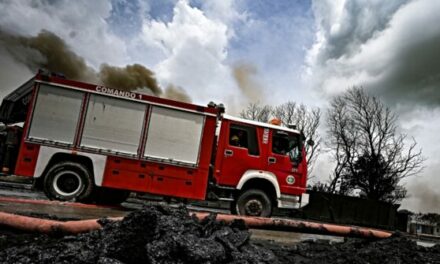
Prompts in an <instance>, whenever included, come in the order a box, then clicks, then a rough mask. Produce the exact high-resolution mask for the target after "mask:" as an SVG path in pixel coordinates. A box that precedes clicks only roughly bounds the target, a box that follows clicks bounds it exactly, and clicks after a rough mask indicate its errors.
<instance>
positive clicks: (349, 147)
mask: <svg viewBox="0 0 440 264" xmlns="http://www.w3.org/2000/svg"><path fill="white" fill-rule="evenodd" d="M396 123H397V117H396V115H395V114H394V113H392V111H391V110H390V109H389V108H388V107H386V106H385V105H384V104H383V103H382V102H381V101H380V100H379V99H377V98H376V97H374V96H369V95H367V94H366V93H365V91H364V90H363V89H362V88H357V87H354V88H352V89H350V90H348V91H347V92H346V93H344V94H343V95H341V96H337V97H335V98H334V99H333V100H332V101H331V104H330V108H329V110H328V116H327V126H328V134H329V135H328V138H329V146H330V147H331V149H332V151H333V157H334V160H335V161H336V166H335V170H334V172H333V175H332V180H331V182H330V189H331V190H332V191H335V190H336V189H339V190H340V191H341V192H342V193H350V192H352V191H354V190H360V191H361V194H364V195H366V196H367V197H368V198H371V199H375V200H382V201H387V202H393V203H394V202H397V201H400V200H402V199H403V198H404V197H405V196H406V189H405V188H404V187H403V186H402V185H399V183H400V181H401V180H402V179H403V178H405V177H409V176H412V175H417V174H418V173H419V172H420V171H421V170H422V168H423V166H422V165H423V161H424V158H423V156H422V152H421V150H417V149H416V147H417V143H416V141H415V140H414V139H412V142H410V143H409V145H407V142H408V139H407V136H406V135H405V134H401V133H399V132H398V131H397V125H396Z"/></svg>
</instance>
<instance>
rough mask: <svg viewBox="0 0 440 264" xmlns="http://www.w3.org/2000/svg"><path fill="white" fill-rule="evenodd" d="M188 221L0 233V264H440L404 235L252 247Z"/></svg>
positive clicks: (140, 220) (236, 233)
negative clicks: (75, 232)
mask: <svg viewBox="0 0 440 264" xmlns="http://www.w3.org/2000/svg"><path fill="white" fill-rule="evenodd" d="M213 219H214V218H213V216H211V217H210V218H207V219H205V220H203V221H199V220H197V219H194V218H191V217H190V216H189V214H188V211H187V209H186V208H184V207H180V208H177V209H172V208H169V207H163V206H146V207H144V208H143V209H142V210H138V211H134V212H132V213H130V214H128V215H127V216H126V217H125V218H124V220H123V221H120V222H111V221H109V220H106V219H102V220H101V223H102V225H103V229H102V230H97V231H92V232H89V233H85V234H80V235H76V236H72V235H68V236H63V235H62V234H53V235H52V236H46V235H31V234H25V233H17V232H12V231H11V230H5V229H3V230H0V263H271V264H276V263H440V245H437V246H434V247H431V248H425V247H421V246H418V245H417V244H416V242H413V241H411V240H409V239H407V238H406V237H403V236H394V237H392V238H389V239H384V240H376V241H371V240H362V239H349V240H346V241H345V242H342V243H335V242H329V241H323V240H317V241H305V242H301V243H298V244H295V245H288V246H286V245H280V244H277V243H273V242H268V241H255V240H253V241H252V242H251V240H250V236H251V233H250V231H248V230H246V228H245V227H244V225H243V223H242V222H240V221H236V222H234V223H232V224H230V225H227V224H223V223H217V222H215V221H214V220H213Z"/></svg>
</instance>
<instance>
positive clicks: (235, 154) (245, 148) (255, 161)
mask: <svg viewBox="0 0 440 264" xmlns="http://www.w3.org/2000/svg"><path fill="white" fill-rule="evenodd" d="M258 142H259V140H258V133H257V127H255V126H251V125H247V124H244V123H239V122H235V121H231V120H223V122H222V128H221V131H220V136H219V146H218V151H217V158H216V166H215V167H216V170H215V176H216V179H217V183H218V184H219V185H227V186H234V187H235V186H236V185H237V184H238V182H239V180H240V178H241V176H242V175H243V174H244V173H245V172H246V171H247V170H250V169H255V170H259V169H263V168H264V166H265V164H264V163H263V160H262V159H261V155H260V146H259V144H258Z"/></svg>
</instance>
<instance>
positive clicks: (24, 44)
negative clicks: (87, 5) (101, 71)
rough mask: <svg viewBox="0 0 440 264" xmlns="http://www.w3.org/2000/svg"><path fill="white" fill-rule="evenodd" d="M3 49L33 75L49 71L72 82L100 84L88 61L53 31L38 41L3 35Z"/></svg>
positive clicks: (37, 38)
mask: <svg viewBox="0 0 440 264" xmlns="http://www.w3.org/2000/svg"><path fill="white" fill-rule="evenodd" d="M0 45H1V46H3V47H5V48H6V50H7V51H9V53H10V55H11V56H12V57H13V58H14V59H15V60H16V61H18V62H20V63H22V64H24V65H25V66H26V67H28V68H29V70H30V71H32V72H36V71H37V70H38V69H39V68H46V69H48V70H50V71H54V72H60V73H63V74H64V75H66V76H67V77H68V78H70V79H74V80H81V81H96V73H95V72H94V71H93V69H91V68H90V67H88V66H87V64H86V63H85V61H84V59H83V58H81V57H80V56H78V55H76V54H75V53H74V52H73V51H71V50H70V49H69V47H67V45H66V44H65V42H64V41H63V40H62V39H61V38H59V37H58V36H56V35H55V34H53V33H51V32H49V31H45V30H43V31H41V32H40V33H39V34H38V35H37V36H36V37H23V36H15V35H12V34H9V33H6V32H5V31H0Z"/></svg>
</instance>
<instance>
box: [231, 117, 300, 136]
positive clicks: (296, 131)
mask: <svg viewBox="0 0 440 264" xmlns="http://www.w3.org/2000/svg"><path fill="white" fill-rule="evenodd" d="M223 119H227V120H232V121H236V122H240V123H245V124H249V125H253V126H260V127H267V128H271V129H276V130H282V131H286V132H291V133H296V134H300V131H299V130H296V129H290V128H287V127H282V126H276V125H272V124H267V123H264V122H259V121H254V120H248V119H244V118H240V117H235V116H231V115H227V114H224V115H223Z"/></svg>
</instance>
